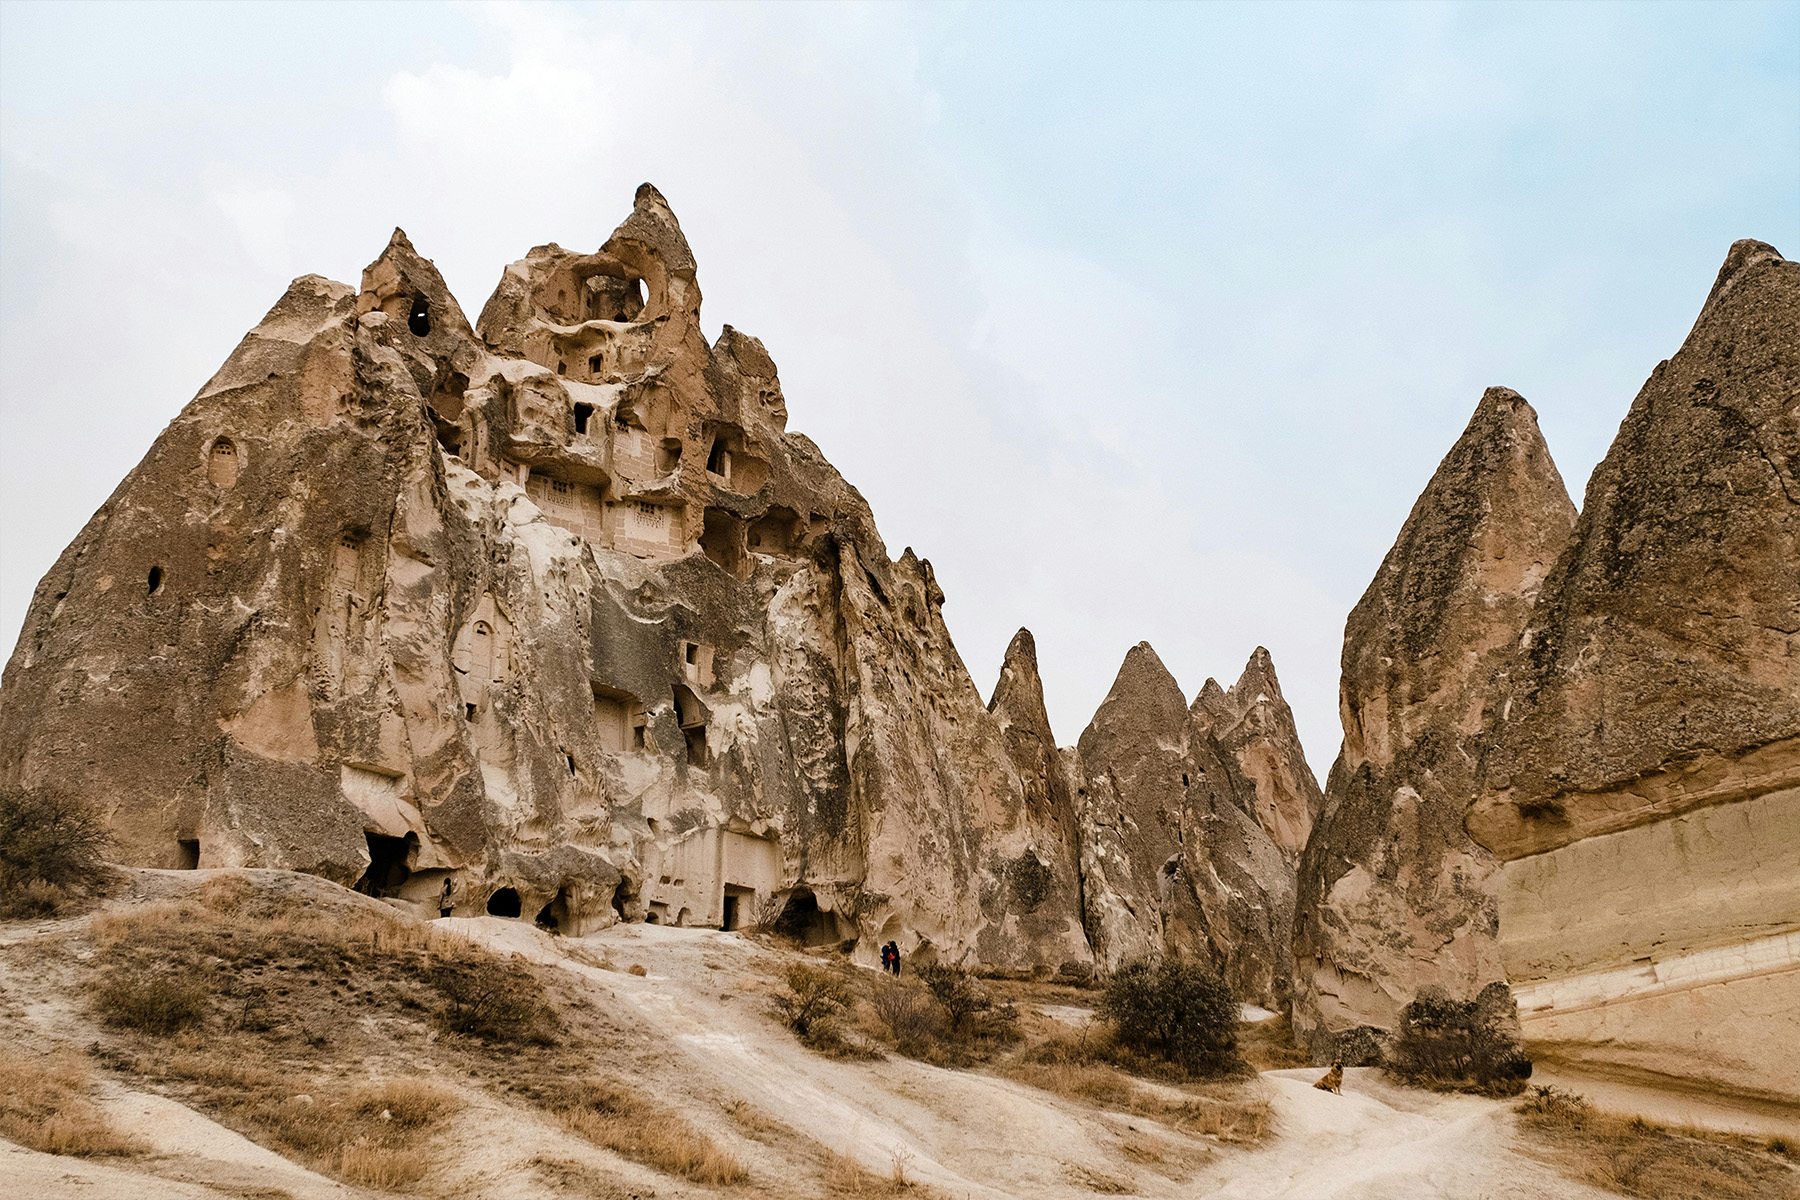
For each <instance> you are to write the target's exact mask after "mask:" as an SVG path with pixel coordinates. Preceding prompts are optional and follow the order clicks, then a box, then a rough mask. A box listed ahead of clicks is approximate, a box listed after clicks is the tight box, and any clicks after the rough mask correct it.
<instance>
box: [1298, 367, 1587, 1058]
mask: <svg viewBox="0 0 1800 1200" xmlns="http://www.w3.org/2000/svg"><path fill="white" fill-rule="evenodd" d="M1574 519H1575V511H1574V506H1573V505H1572V504H1571V503H1570V501H1569V497H1568V493H1567V491H1566V490H1565V489H1564V487H1563V483H1562V479H1561V477H1560V476H1559V475H1558V474H1557V471H1556V466H1555V464H1554V463H1553V462H1552V461H1551V459H1550V454H1549V451H1548V450H1547V449H1546V447H1545V445H1544V440H1543V437H1542V435H1541V434H1540V433H1539V432H1538V428H1537V419H1536V414H1535V413H1533V411H1532V409H1531V406H1530V405H1529V404H1527V403H1526V402H1525V401H1524V399H1523V398H1521V397H1520V396H1519V395H1518V394H1517V393H1515V392H1512V391H1509V390H1507V389H1505V388H1490V389H1489V390H1488V391H1487V393H1486V394H1485V395H1483V397H1482V399H1481V403H1480V404H1479V405H1478V406H1477V407H1476V410H1475V414H1474V416H1473V417H1472V418H1471V419H1470V421H1469V425H1468V427H1467V429H1465V430H1464V432H1463V435H1462V437H1461V438H1460V439H1458V441H1457V443H1456V445H1455V446H1454V447H1452V449H1451V450H1450V453H1449V454H1448V455H1446V456H1445V458H1444V460H1443V462H1442V463H1440V464H1439V466H1438V469H1437V472H1436V473H1435V474H1434V475H1433V476H1432V479H1431V481H1430V483H1429V484H1427V486H1426V488H1425V491H1424V493H1423V494H1422V495H1421V496H1420V497H1419V500H1418V502H1417V503H1416V504H1415V505H1414V506H1413V509H1412V512H1411V514H1410V515H1409V516H1408V517H1407V520H1406V524H1405V525H1404V527H1403V528H1402V529H1401V532H1400V536H1399V539H1398V540H1397V541H1396V542H1395V544H1394V547H1393V549H1391V550H1390V551H1389V552H1388V555H1387V557H1386V558H1385V559H1384V560H1383V562H1382V564H1381V568H1380V570H1379V571H1378V572H1377V573H1376V576H1375V579H1374V580H1373V581H1372V582H1371V583H1370V585H1369V588H1368V590H1367V591H1366V592H1364V593H1363V597H1362V599H1361V600H1360V601H1359V602H1358V603H1357V606H1356V608H1355V609H1354V610H1353V611H1352V612H1351V614H1350V618H1349V620H1348V622H1347V623H1346V626H1345V632H1344V654H1343V681H1342V685H1341V689H1340V701H1339V703H1340V707H1341V711H1342V717H1343V724H1344V745H1343V749H1342V751H1341V752H1340V754H1339V757H1338V761H1337V762H1336V764H1335V765H1334V766H1333V767H1332V770H1331V775H1330V778H1329V780H1328V781H1327V784H1326V790H1325V807H1324V811H1323V813H1322V815H1321V818H1320V820H1319V822H1318V824H1317V825H1315V826H1314V828H1313V832H1312V836H1311V839H1310V840H1309V841H1308V843H1307V846H1306V850H1305V854H1304V856H1303V858H1302V861H1301V866H1300V872H1299V882H1298V899H1297V912H1296V922H1295V941H1294V965H1295V972H1296V982H1295V998H1294V1000H1295V1003H1294V1025H1295V1030H1296V1033H1297V1035H1298V1036H1299V1037H1300V1038H1301V1040H1302V1044H1303V1045H1306V1046H1309V1047H1310V1048H1311V1049H1312V1051H1313V1053H1314V1056H1315V1058H1320V1059H1325V1060H1329V1058H1330V1057H1332V1056H1333V1055H1334V1054H1336V1053H1339V1052H1345V1053H1348V1054H1349V1055H1350V1056H1351V1057H1350V1058H1349V1059H1347V1061H1355V1059H1356V1058H1357V1057H1359V1056H1362V1055H1366V1054H1367V1053H1369V1052H1370V1051H1372V1050H1373V1048H1374V1047H1375V1046H1376V1045H1377V1044H1378V1043H1379V1040H1380V1036H1381V1035H1382V1034H1384V1033H1385V1032H1386V1031H1388V1030H1390V1029H1392V1028H1393V1023H1394V1022H1395V1020H1396V1019H1397V1017H1398V1015H1399V1011H1400V1009H1401V1008H1402V1007H1404V1006H1405V1005H1406V1004H1407V1003H1408V1002H1410V1001H1411V1000H1412V999H1413V997H1414V996H1415V995H1416V994H1417V992H1418V991H1419V989H1420V988H1422V987H1425V986H1427V985H1436V986H1439V987H1442V988H1443V989H1444V990H1445V991H1446V992H1448V993H1449V994H1450V995H1451V996H1452V997H1454V998H1457V999H1462V1000H1473V999H1475V998H1476V997H1477V996H1478V995H1479V993H1480V992H1481V990H1482V988H1484V987H1485V986H1487V985H1488V984H1491V983H1494V982H1498V981H1502V980H1504V979H1505V973H1504V970H1503V968H1502V966H1501V961H1500V954H1499V946H1498V941H1497V924H1498V918H1497V911H1496V902H1495V897H1494V889H1495V883H1494V878H1493V876H1494V872H1495V870H1496V863H1495V861H1494V859H1493V858H1492V856H1491V855H1489V854H1488V852H1487V851H1486V850H1484V849H1483V848H1482V847H1480V846H1479V845H1477V844H1476V843H1475V842H1473V841H1472V840H1471V839H1470V838H1469V836H1468V834H1467V833H1466V832H1465V831H1464V828H1463V815H1464V813H1465V811H1466V810H1467V808H1468V805H1469V801H1470V799H1471V797H1472V796H1473V794H1474V788H1475V766H1476V759H1475V753H1474V747H1476V746H1477V745H1478V744H1479V739H1480V738H1481V736H1482V735H1483V733H1484V731H1485V730H1486V729H1487V728H1489V726H1490V725H1491V724H1492V722H1493V720H1494V719H1495V718H1496V716H1497V715H1498V704H1499V702H1500V701H1501V699H1502V698H1503V696H1504V690H1503V688H1504V682H1505V672H1506V670H1507V667H1508V664H1509V662H1510V656H1511V654H1512V652H1513V648H1514V646H1515V645H1516V643H1517V641H1518V638H1519V633H1520V631H1521V630H1522V629H1523V628H1524V626H1525V623H1526V620H1527V618H1528V616H1529V613H1530V608H1531V604H1532V602H1533V600H1534V599H1535V597H1536V596H1537V593H1538V589H1539V588H1540V587H1541V586H1542V585H1543V581H1544V579H1545V577H1546V576H1547V575H1548V574H1549V573H1550V570H1551V567H1552V566H1553V565H1554V563H1555V561H1556V558H1557V555H1558V554H1559V553H1560V552H1561V551H1562V549H1563V547H1564V546H1565V545H1566V544H1567V541H1568V536H1569V531H1570V529H1571V527H1572V526H1573V524H1574ZM1359 1031H1360V1032H1359Z"/></svg>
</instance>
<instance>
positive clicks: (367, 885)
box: [356, 832, 419, 896]
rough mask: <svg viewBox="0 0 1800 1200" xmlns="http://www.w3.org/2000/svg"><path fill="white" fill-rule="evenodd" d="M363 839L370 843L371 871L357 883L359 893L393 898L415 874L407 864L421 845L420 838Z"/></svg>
mask: <svg viewBox="0 0 1800 1200" xmlns="http://www.w3.org/2000/svg"><path fill="white" fill-rule="evenodd" d="M363 837H364V838H365V839H366V840H367V841H368V843H369V869H368V870H366V871H364V872H363V875H362V878H361V879H359V880H357V881H356V890H357V891H359V892H361V893H362V894H363V895H365V896H386V895H391V894H392V893H393V892H394V890H395V889H397V888H398V887H399V886H400V885H401V884H403V883H405V882H406V879H407V876H408V875H410V874H412V872H411V871H409V870H407V868H406V860H407V858H408V857H409V856H410V852H411V850H412V848H413V847H414V846H416V845H418V844H419V837H418V835H417V834H413V833H409V834H407V835H406V836H405V837H404V838H397V837H387V836H384V835H383V834H379V833H366V832H365V833H364V834H363Z"/></svg>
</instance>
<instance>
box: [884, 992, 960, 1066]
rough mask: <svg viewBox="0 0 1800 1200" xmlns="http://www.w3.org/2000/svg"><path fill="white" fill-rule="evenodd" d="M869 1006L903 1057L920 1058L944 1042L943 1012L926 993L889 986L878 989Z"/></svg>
mask: <svg viewBox="0 0 1800 1200" xmlns="http://www.w3.org/2000/svg"><path fill="white" fill-rule="evenodd" d="M869 1003H870V1005H871V1007H873V1008H874V1009H875V1015H876V1016H877V1017H880V1018H881V1023H882V1024H883V1025H885V1026H887V1029H888V1033H889V1035H890V1036H892V1037H893V1039H894V1045H895V1046H896V1047H898V1048H899V1050H900V1053H902V1054H911V1055H915V1056H917V1055H918V1054H920V1053H921V1052H923V1051H924V1050H925V1049H926V1047H928V1046H931V1045H933V1044H935V1043H937V1042H939V1041H941V1040H942V1039H943V1036H944V1014H943V1010H942V1009H940V1008H939V1007H938V1005H937V1003H936V1002H935V1001H934V1000H933V999H932V998H931V997H930V996H928V995H926V994H924V993H923V992H919V991H917V990H915V989H913V988H909V987H906V986H904V985H902V984H898V983H893V984H888V985H887V986H885V987H882V988H880V989H878V990H877V991H876V993H875V996H874V998H873V999H872V1000H871V1001H870V1002H869Z"/></svg>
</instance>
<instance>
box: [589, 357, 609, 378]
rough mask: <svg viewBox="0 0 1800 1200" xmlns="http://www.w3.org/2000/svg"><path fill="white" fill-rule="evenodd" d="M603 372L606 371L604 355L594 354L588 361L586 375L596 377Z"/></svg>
mask: <svg viewBox="0 0 1800 1200" xmlns="http://www.w3.org/2000/svg"><path fill="white" fill-rule="evenodd" d="M604 370H606V355H604V354H596V355H594V357H592V358H590V359H588V374H590V375H598V374H600V373H601V372H602V371H604Z"/></svg>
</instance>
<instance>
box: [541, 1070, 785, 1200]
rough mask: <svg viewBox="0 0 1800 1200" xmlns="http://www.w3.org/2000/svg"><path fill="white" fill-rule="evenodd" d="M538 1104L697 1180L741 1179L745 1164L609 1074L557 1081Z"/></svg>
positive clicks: (575, 1126)
mask: <svg viewBox="0 0 1800 1200" xmlns="http://www.w3.org/2000/svg"><path fill="white" fill-rule="evenodd" d="M538 1099H539V1103H540V1104H542V1105H543V1107H544V1108H546V1109H548V1110H549V1111H550V1112H551V1113H552V1114H553V1115H555V1117H556V1118H557V1119H558V1120H559V1121H561V1122H562V1123H563V1124H564V1125H565V1126H567V1127H568V1128H569V1129H570V1130H571V1131H572V1132H574V1133H577V1134H580V1135H581V1136H582V1137H584V1138H586V1139H588V1140H589V1141H590V1142H593V1143H595V1144H596V1145H600V1146H605V1147H607V1148H608V1149H609V1150H615V1151H617V1152H618V1153H620V1154H623V1155H624V1156H625V1157H626V1158H629V1159H632V1160H634V1161H636V1162H641V1163H643V1164H644V1165H645V1166H648V1167H654V1168H656V1169H657V1170H659V1171H663V1172H666V1173H668V1174H670V1175H679V1176H681V1177H682V1178H683V1179H689V1180H692V1181H693V1182H695V1183H704V1184H712V1185H722V1184H733V1183H742V1182H743V1181H744V1180H746V1179H748V1178H749V1177H750V1173H749V1172H748V1171H747V1170H745V1169H744V1164H743V1163H741V1162H739V1161H738V1160H737V1158H735V1157H734V1156H733V1155H731V1154H729V1153H727V1152H726V1151H724V1150H721V1149H720V1148H719V1147H718V1146H716V1145H714V1144H713V1141H712V1139H710V1138H708V1137H707V1136H706V1135H705V1134H703V1133H701V1132H700V1131H699V1130H697V1129H695V1128H694V1127H693V1126H691V1125H689V1124H688V1123H687V1122H686V1121H684V1120H682V1119H681V1118H680V1117H679V1116H677V1115H675V1114H674V1113H672V1112H670V1111H669V1110H667V1109H665V1108H662V1107H661V1106H660V1105H656V1104H652V1103H651V1102H649V1101H647V1100H645V1099H643V1098H641V1097H639V1096H638V1095H636V1094H635V1093H633V1092H631V1091H629V1090H627V1089H626V1088H624V1087H622V1086H620V1085H619V1084H616V1083H613V1082H611V1081H609V1080H605V1079H579V1080H569V1081H562V1080H559V1081H556V1082H555V1083H553V1084H550V1085H549V1086H548V1089H547V1090H546V1091H545V1092H543V1093H541V1094H540V1095H539V1097H538Z"/></svg>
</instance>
